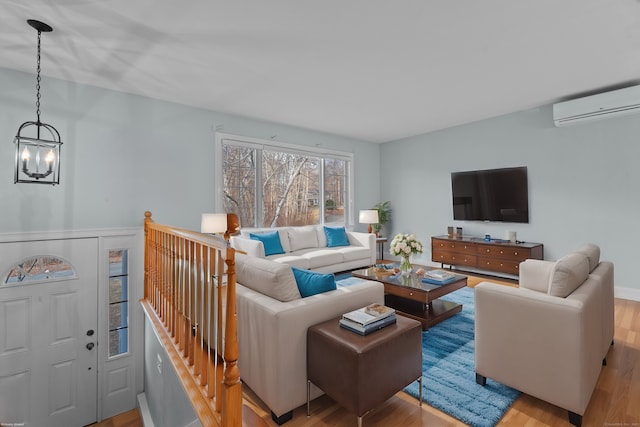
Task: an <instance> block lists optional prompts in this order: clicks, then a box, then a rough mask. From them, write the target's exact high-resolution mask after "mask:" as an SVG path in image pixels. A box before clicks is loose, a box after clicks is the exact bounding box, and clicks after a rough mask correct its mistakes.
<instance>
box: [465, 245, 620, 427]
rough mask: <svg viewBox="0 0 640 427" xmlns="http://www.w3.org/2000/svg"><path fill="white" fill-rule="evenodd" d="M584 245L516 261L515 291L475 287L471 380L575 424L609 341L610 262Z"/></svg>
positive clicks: (486, 285) (491, 285)
mask: <svg viewBox="0 0 640 427" xmlns="http://www.w3.org/2000/svg"><path fill="white" fill-rule="evenodd" d="M599 253H600V252H599V249H598V248H597V246H595V245H587V246H585V247H583V248H581V249H580V250H579V251H576V252H574V253H571V254H569V255H567V256H566V257H563V258H562V259H560V260H559V261H557V262H549V261H537V260H527V261H525V262H523V263H521V264H520V287H519V288H513V287H507V286H502V285H497V284H494V283H488V282H484V283H481V284H479V285H477V286H476V288H475V300H476V319H475V322H476V323H475V334H476V335H475V340H476V349H475V350H476V353H475V362H476V381H477V382H478V383H479V384H482V385H484V384H486V381H487V378H491V379H493V380H495V381H498V382H500V383H503V384H505V385H508V386H510V387H513V388H515V389H517V390H520V391H522V392H524V393H527V394H529V395H531V396H534V397H537V398H539V399H542V400H544V401H547V402H549V403H552V404H554V405H557V406H559V407H561V408H565V409H567V410H568V411H569V421H570V422H571V423H572V424H574V425H578V426H579V425H581V423H582V416H583V415H584V412H585V410H586V408H587V406H588V404H589V400H590V399H591V394H592V393H593V390H594V388H595V385H596V382H597V380H598V376H599V374H600V371H601V369H602V365H603V364H605V363H606V360H605V357H606V354H607V351H608V349H609V347H610V345H611V344H612V342H613V325H614V323H613V321H614V319H613V313H614V307H613V264H612V263H610V262H599Z"/></svg>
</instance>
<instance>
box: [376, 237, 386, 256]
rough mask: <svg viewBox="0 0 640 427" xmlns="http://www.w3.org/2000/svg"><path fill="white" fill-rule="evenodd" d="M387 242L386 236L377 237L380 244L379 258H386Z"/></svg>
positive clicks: (377, 242)
mask: <svg viewBox="0 0 640 427" xmlns="http://www.w3.org/2000/svg"><path fill="white" fill-rule="evenodd" d="M385 243H387V238H386V237H376V244H377V245H378V255H379V257H378V259H379V260H384V244H385Z"/></svg>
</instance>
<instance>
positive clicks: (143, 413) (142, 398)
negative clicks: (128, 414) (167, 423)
mask: <svg viewBox="0 0 640 427" xmlns="http://www.w3.org/2000/svg"><path fill="white" fill-rule="evenodd" d="M138 409H140V417H142V425H143V426H144V427H155V426H154V424H153V418H151V412H150V411H149V405H148V404H147V396H146V395H145V394H144V393H140V394H138Z"/></svg>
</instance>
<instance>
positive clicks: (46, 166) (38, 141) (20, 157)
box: [13, 19, 62, 185]
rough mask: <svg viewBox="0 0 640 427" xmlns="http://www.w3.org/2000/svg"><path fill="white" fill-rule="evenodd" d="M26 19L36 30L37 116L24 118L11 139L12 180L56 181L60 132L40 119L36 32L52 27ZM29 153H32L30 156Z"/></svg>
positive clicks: (58, 166)
mask: <svg viewBox="0 0 640 427" xmlns="http://www.w3.org/2000/svg"><path fill="white" fill-rule="evenodd" d="M27 23H28V24H29V25H31V26H32V27H33V28H35V29H36V30H37V31H38V59H37V64H38V68H37V77H36V82H37V84H36V90H37V95H36V116H37V118H36V121H35V122H31V121H29V122H24V123H23V124H22V125H20V127H19V128H18V133H17V135H16V137H15V139H14V143H15V146H16V155H15V178H14V181H13V182H14V184H17V183H18V182H20V183H33V184H51V185H56V184H59V183H60V146H61V145H62V142H61V141H60V133H59V132H58V131H57V130H56V128H54V127H53V126H52V125H50V124H47V123H42V122H41V121H40V36H41V34H42V33H43V32H45V33H49V32H51V31H53V28H51V27H50V26H49V25H47V24H45V23H44V22H40V21H36V20H35V19H29V20H27ZM32 127H35V137H33V136H26V135H25V131H26V130H27V129H33V128H32ZM42 130H44V131H47V132H48V136H46V137H45V136H41V135H40V133H41V131H42ZM47 138H50V139H47ZM32 155H34V156H35V157H34V158H33V159H32V158H31V156H32Z"/></svg>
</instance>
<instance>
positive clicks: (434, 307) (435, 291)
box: [351, 264, 467, 330]
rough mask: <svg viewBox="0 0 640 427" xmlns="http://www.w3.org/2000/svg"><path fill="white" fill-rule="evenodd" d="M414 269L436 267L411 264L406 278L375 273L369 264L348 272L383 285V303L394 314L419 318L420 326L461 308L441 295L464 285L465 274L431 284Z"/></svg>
mask: <svg viewBox="0 0 640 427" xmlns="http://www.w3.org/2000/svg"><path fill="white" fill-rule="evenodd" d="M418 268H423V269H425V270H435V269H436V268H434V267H427V266H422V265H416V264H413V270H414V273H411V276H409V277H404V276H401V275H400V274H399V273H398V274H395V275H390V276H388V275H380V274H376V271H375V268H373V267H371V268H365V269H362V270H355V271H352V272H351V275H352V276H354V277H359V278H361V279H367V280H375V281H377V282H380V283H382V284H384V294H385V295H384V303H385V305H388V306H389V307H393V308H395V309H396V311H397V312H398V314H401V315H403V316H406V317H410V318H412V319H416V320H418V321H420V322H421V323H422V329H423V330H426V329H429V328H430V327H431V326H433V325H435V324H437V323H440V322H442V321H443V320H445V319H448V318H449V317H451V316H453V315H454V314H456V313H459V312H460V311H462V304H457V303H454V302H451V301H446V300H443V299H441V297H443V296H444V295H447V294H449V293H451V292H453V291H457V290H458V289H461V288H464V287H465V286H467V276H463V275H461V274H456V276H457V277H456V280H454V281H453V282H449V283H447V284H445V285H432V284H430V283H424V282H423V281H422V279H421V278H420V277H418V276H417V275H416V274H415V270H416V269H418Z"/></svg>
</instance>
